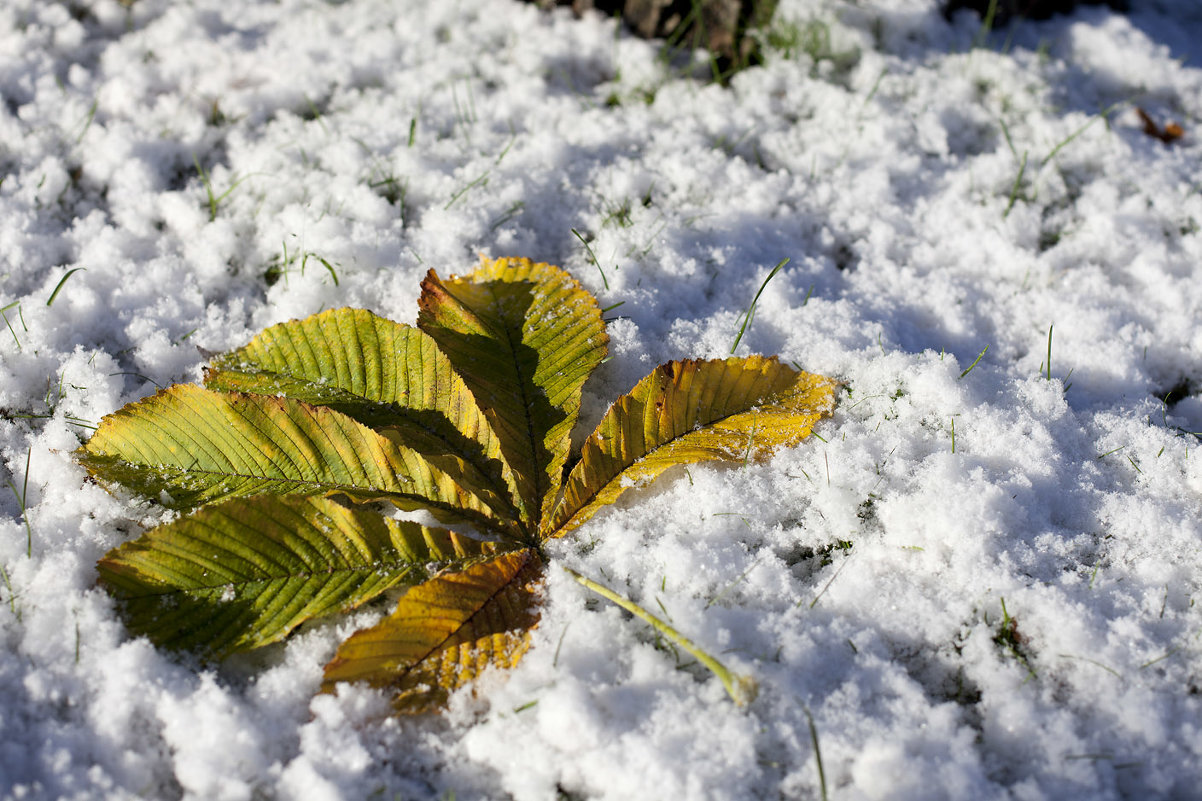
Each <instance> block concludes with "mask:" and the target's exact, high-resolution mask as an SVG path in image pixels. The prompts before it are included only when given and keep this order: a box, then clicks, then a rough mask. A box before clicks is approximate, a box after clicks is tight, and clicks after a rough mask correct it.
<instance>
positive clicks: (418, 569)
mask: <svg viewBox="0 0 1202 801" xmlns="http://www.w3.org/2000/svg"><path fill="white" fill-rule="evenodd" d="M492 550H493V548H492V546H488V545H485V544H484V543H480V542H476V541H473V540H468V539H465V538H463V537H460V536H458V535H455V534H452V533H451V532H449V531H446V530H444V529H436V528H427V527H425V526H421V525H418V524H417V523H410V522H401V521H397V520H388V519H385V518H383V517H381V516H380V515H379V514H377V513H375V512H370V511H367V510H365V509H363V508H347V507H344V506H341V505H339V504H337V503H334V502H333V501H330V500H327V499H325V498H275V497H258V498H250V499H245V498H239V499H234V500H231V501H226V502H225V503H222V504H218V505H215V506H209V507H206V508H204V509H201V510H200V511H198V512H197V513H196V514H194V515H191V516H189V517H185V518H182V519H180V520H177V521H175V522H173V523H169V524H167V525H163V526H159V527H158V528H155V529H153V530H151V531H150V532H148V533H146V534H144V535H143V536H142V537H140V538H139V539H137V540H135V541H133V542H130V543H126V544H125V545H123V546H121V547H120V548H117V549H115V550H114V551H112V552H110V553H109V554H108V555H107V556H106V557H105V558H104V559H103V560H101V562H100V564H99V565H98V569H99V572H100V578H101V581H103V582H104V584H105V586H106V587H107V588H108V589H109V591H110V592H111V593H112V594H113V595H114V596H116V597H117V598H119V599H121V600H122V601H124V602H125V611H126V619H127V621H128V623H129V626H130V628H131V629H132V630H133V631H135V632H137V633H138V634H145V635H147V636H149V637H150V638H151V639H153V640H154V641H155V642H157V643H159V644H160V645H165V646H168V647H172V648H191V649H194V650H196V651H198V652H199V653H201V654H203V655H205V656H211V657H220V656H224V655H226V654H228V653H232V652H233V651H236V650H242V649H245V648H255V647H258V646H261V645H266V644H268V643H272V642H276V641H278V640H281V639H283V638H284V637H285V636H286V635H287V634H288V632H290V631H292V629H294V628H295V627H296V626H298V625H299V624H301V623H303V622H304V621H306V620H308V619H310V618H314V617H320V616H322V615H327V614H330V613H332V612H338V611H346V610H349V609H352V608H354V607H356V606H358V605H360V604H362V603H365V602H366V601H369V600H371V599H372V598H375V597H376V596H378V595H380V593H382V592H384V591H385V590H387V589H389V588H390V587H393V586H395V585H397V584H400V583H406V584H414V583H417V582H420V581H423V580H425V579H426V578H427V577H428V576H429V575H430V572H431V570H432V569H434V570H439V569H446V568H463V567H465V566H468V565H470V564H472V563H474V562H476V561H479V560H481V559H484V558H486V556H487V555H488V554H489V553H490V552H491V551H492Z"/></svg>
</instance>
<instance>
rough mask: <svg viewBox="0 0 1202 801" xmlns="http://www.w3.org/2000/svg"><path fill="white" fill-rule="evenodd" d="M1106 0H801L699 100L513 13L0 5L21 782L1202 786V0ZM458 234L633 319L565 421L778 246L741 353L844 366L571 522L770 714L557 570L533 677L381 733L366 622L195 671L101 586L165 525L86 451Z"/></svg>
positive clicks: (173, 793)
mask: <svg viewBox="0 0 1202 801" xmlns="http://www.w3.org/2000/svg"><path fill="white" fill-rule="evenodd" d="M1131 5H1132V9H1131V13H1130V14H1127V15H1120V14H1115V13H1112V12H1110V11H1108V10H1106V9H1102V8H1082V9H1081V10H1079V11H1078V12H1077V13H1076V14H1074V15H1073V16H1071V17H1068V18H1058V19H1055V20H1052V21H1050V22H1046V23H1030V22H1021V23H1018V24H1016V25H1014V26H1012V27H1009V28H1006V29H1002V30H997V31H993V32H991V33H989V34H988V35H982V34H983V32H982V31H980V20H979V19H978V18H977V17H976V16H975V15H972V14H962V15H959V16H957V17H955V18H954V19H953V20H952V21H951V22H950V23H949V22H948V21H946V20H945V19H944V18H943V16H942V15H941V14H940V13H939V10H938V8H937V3H936V2H935V0H859V1H858V2H853V1H851V0H782V2H781V4H780V9H779V11H778V15H777V20H776V22H775V24H774V33H773V37H772V42H773V44H774V46H770V47H768V48H767V50H766V63H765V64H764V65H763V66H761V67H757V68H753V69H748V70H746V71H744V72H742V73H740V74H738V75H737V76H736V77H735V78H734V79H733V81H732V82H731V85H730V86H729V87H728V88H722V87H719V86H717V85H712V84H707V82H706V81H705V80H698V79H692V78H690V77H689V74H690V72H693V73H695V74H696V75H697V76H699V77H700V78H704V77H705V76H706V74H707V73H708V71H709V67H708V65H707V64H706V63H705V62H704V59H703V58H702V57H699V58H701V60H699V61H698V63H697V64H696V65H695V66H696V69H690V68H689V67H688V65H685V64H682V63H681V62H680V61H679V60H676V61H672V60H668V59H664V58H662V57H661V55H660V52H659V50H658V49H657V45H656V44H654V43H648V42H644V41H640V40H637V39H632V38H630V37H629V36H627V35H626V34H625V33H623V32H621V31H620V30H619V29H618V28H617V26H616V25H615V23H614V21H613V20H611V19H605V18H603V17H600V16H586V17H585V18H583V19H580V20H576V19H573V18H572V16H571V15H570V14H569V13H566V12H563V11H560V12H556V13H552V14H545V13H541V12H539V11H537V10H536V9H535V8H534V7H532V6H530V5H526V4H520V3H515V2H511V0H454V1H453V2H452V1H450V0H407V2H390V1H389V0H348V1H347V2H341V3H335V2H320V1H319V0H278V1H277V0H262V1H261V2H257V3H251V2H229V1H228V0H190V1H189V2H180V1H178V0H135V2H133V3H131V4H130V5H129V8H128V9H127V8H125V7H124V6H123V5H122V4H120V3H118V2H115V0H76V1H75V2H70V3H61V2H46V1H45V0H4V2H3V3H0V97H2V99H3V104H0V181H2V183H0V276H2V282H0V307H3V316H4V327H3V328H0V410H2V411H0V455H2V461H3V468H2V469H0V477H2V479H3V480H4V482H5V484H6V486H4V487H0V496H2V497H0V518H2V519H0V565H2V566H3V569H4V577H3V578H4V584H3V586H0V601H2V604H0V637H2V652H0V795H2V796H3V797H4V798H14V799H16V798H33V799H42V798H73V799H133V798H150V799H168V798H180V797H184V798H189V799H197V800H198V801H199V800H201V799H205V800H206V801H207V800H217V799H229V800H230V801H234V800H235V799H276V798H279V799H294V798H298V799H373V798H378V799H393V798H403V799H450V798H456V799H459V800H460V801H462V800H463V799H469V798H497V799H505V798H515V799H523V800H525V799H529V800H531V801H534V800H540V801H541V800H542V799H548V800H550V799H557V798H567V799H613V800H614V801H619V800H621V801H626V800H627V799H689V800H690V801H691V800H693V799H716V800H722V799H775V798H790V799H791V798H817V797H820V796H821V793H822V779H821V778H820V771H819V764H818V761H817V760H816V758H815V757H816V756H817V753H816V751H817V752H819V753H820V755H821V766H822V769H823V771H824V779H825V786H826V793H827V794H828V795H829V797H830V798H832V799H869V798H891V799H906V798H912V799H936V798H949V799H966V798H973V799H993V798H998V799H1001V798H1013V799H1041V798H1047V799H1118V798H1138V799H1151V798H1173V799H1190V798H1202V603H1199V600H1200V597H1202V524H1200V523H1199V510H1200V509H1202V448H1200V447H1199V446H1200V445H1202V440H1200V439H1199V438H1198V437H1197V436H1195V435H1194V434H1191V433H1190V432H1191V431H1199V430H1202V330H1200V329H1199V327H1198V325H1197V323H1198V320H1199V319H1200V315H1202V281H1199V280H1198V270H1199V268H1202V159H1200V158H1199V156H1200V155H1202V137H1199V135H1198V134H1199V131H1200V130H1202V6H1199V4H1197V3H1196V2H1195V0H1132V3H1131ZM974 44H977V45H979V46H977V47H974ZM1137 107H1142V108H1143V109H1145V110H1146V111H1147V113H1148V114H1149V115H1151V116H1152V117H1153V118H1154V119H1155V120H1156V121H1158V122H1159V123H1161V124H1163V123H1166V122H1169V121H1174V120H1175V121H1178V122H1180V123H1181V124H1182V125H1183V126H1184V129H1185V136H1184V137H1183V138H1182V139H1181V140H1179V141H1177V142H1174V143H1172V144H1165V143H1162V142H1161V141H1159V140H1157V139H1155V138H1153V137H1151V136H1148V135H1147V134H1145V132H1144V130H1143V127H1142V123H1141V121H1140V118H1139V117H1138V115H1137V112H1136V108H1137ZM573 229H575V231H577V232H579V234H580V235H581V236H582V237H583V238H584V239H587V240H588V241H589V243H590V244H589V247H591V250H592V253H594V254H595V255H596V259H597V261H598V264H594V263H593V261H592V259H591V258H590V255H589V253H588V251H587V250H586V249H585V247H584V246H583V244H582V242H581V239H580V238H578V237H577V235H576V234H575V233H574V231H573ZM480 253H484V254H488V255H490V256H494V257H497V256H507V255H514V256H529V257H532V258H535V259H536V260H542V261H549V262H552V263H556V264H560V265H563V266H564V267H566V268H568V269H569V270H571V271H572V273H573V274H574V275H575V276H576V277H577V278H578V279H579V280H580V281H581V282H583V283H584V284H585V285H586V286H587V287H589V288H590V289H591V290H592V291H593V292H595V293H596V294H597V295H598V297H599V298H600V301H601V304H602V305H603V306H612V305H614V304H617V303H622V305H621V306H620V307H618V308H616V309H614V310H612V311H611V312H609V315H610V317H611V318H614V319H612V321H611V322H610V324H609V332H610V336H611V338H612V346H611V353H612V355H613V358H612V360H610V361H609V362H607V363H606V364H604V365H603V366H602V368H601V369H600V370H599V371H598V373H597V375H596V376H595V377H594V379H593V381H592V382H591V383H590V384H589V385H588V387H587V388H586V396H585V403H584V410H583V424H584V425H585V426H587V427H589V428H591V426H592V425H593V424H594V423H595V421H596V420H597V419H598V418H599V417H600V415H601V413H602V412H603V411H604V409H605V407H606V405H607V404H608V403H609V402H610V401H611V400H612V399H613V398H614V397H615V396H616V395H617V394H619V393H621V392H624V391H626V390H627V389H629V388H630V387H631V386H632V385H633V384H634V382H635V381H636V380H637V379H638V378H640V377H642V376H643V375H644V374H646V373H647V372H648V371H649V370H650V369H651V368H652V367H653V366H654V365H656V364H658V363H660V362H662V361H666V360H668V359H672V358H681V357H718V356H723V355H725V354H727V353H728V352H729V351H730V348H731V345H732V342H733V341H734V337H735V335H736V333H737V331H738V328H739V325H740V320H739V316H740V314H741V313H742V312H743V311H744V310H745V309H746V307H747V304H748V303H749V302H750V300H751V298H752V296H753V295H754V294H755V292H756V290H757V289H759V287H760V285H761V283H762V282H763V281H764V279H765V277H766V276H767V275H768V273H769V271H770V270H771V268H772V267H773V265H775V264H776V263H777V262H779V261H780V260H781V259H784V258H786V257H787V258H789V259H790V260H791V261H790V262H789V264H788V265H787V266H786V267H785V268H784V269H783V270H782V271H781V272H780V273H779V274H778V275H777V276H776V277H775V278H773V279H772V281H771V282H770V283H768V285H767V287H766V288H765V289H764V292H763V295H762V296H761V299H760V302H759V306H758V309H757V314H756V315H755V317H754V321H753V323H752V325H751V326H750V328H749V329H748V332H747V334H746V335H745V336H744V338H743V341H742V343H741V344H740V346H739V352H741V353H746V352H762V353H779V354H781V355H782V357H783V358H785V359H787V360H790V361H794V362H796V363H797V364H799V365H801V366H803V367H804V368H805V369H808V370H812V371H816V372H821V373H825V374H827V375H831V376H835V377H837V378H839V379H840V380H841V381H843V382H845V385H846V386H845V391H844V392H843V393H842V394H841V399H840V404H839V406H838V408H837V410H836V412H835V415H834V417H833V418H832V419H830V420H828V421H826V422H824V423H822V424H821V425H820V426H819V427H818V428H817V432H818V434H819V435H820V438H819V437H813V438H811V439H810V440H808V441H807V442H806V443H805V444H804V446H803V447H799V448H796V449H792V450H788V451H784V452H780V453H778V454H777V455H776V456H775V457H773V458H772V459H769V460H766V461H764V462H761V463H753V464H749V465H737V466H734V467H730V466H713V467H710V466H706V467H695V468H693V469H691V470H690V471H689V472H688V474H687V475H686V474H685V473H683V472H681V473H679V474H674V475H670V476H667V477H665V479H663V480H661V481H660V482H658V483H657V484H655V485H653V486H652V487H650V488H647V489H644V490H640V491H637V492H632V493H628V495H627V496H624V498H623V501H622V503H621V504H620V505H619V507H618V508H615V509H613V510H610V511H607V512H603V513H602V514H600V515H598V516H597V517H596V518H594V519H593V520H592V521H591V522H589V523H588V524H587V525H586V526H585V527H584V528H582V529H581V530H580V531H579V532H577V533H576V534H575V535H573V536H572V537H570V538H568V539H567V540H566V541H563V542H558V543H557V544H556V545H555V546H554V548H553V550H554V555H555V556H556V557H557V558H558V560H559V562H560V563H561V564H564V565H568V566H571V567H573V568H574V569H576V570H579V571H580V572H582V573H584V574H587V575H590V576H592V577H594V578H597V579H601V580H607V581H608V583H609V584H610V585H611V586H613V587H615V588H617V589H619V590H620V591H622V592H623V593H625V594H627V595H629V596H631V597H633V598H635V599H636V600H639V601H640V602H641V603H643V604H644V605H646V606H648V607H649V608H651V609H653V610H655V611H657V612H658V611H659V610H660V607H661V606H662V608H663V610H664V611H665V612H666V613H667V614H668V615H669V616H670V617H671V619H672V621H673V622H674V624H675V625H676V626H677V627H678V628H679V629H680V630H681V631H682V632H684V633H686V634H687V635H689V636H691V637H692V638H693V639H694V640H696V641H697V642H698V643H699V644H700V645H702V646H703V647H705V648H707V649H709V650H710V651H712V652H714V653H715V654H720V655H721V658H722V659H723V660H725V661H726V662H728V663H729V664H730V665H731V666H732V667H734V668H736V669H737V670H739V671H740V672H744V673H750V674H752V675H754V676H755V677H756V678H757V680H758V681H759V685H760V695H759V698H758V699H757V700H756V701H755V702H754V703H753V704H752V705H751V706H750V707H749V708H747V709H739V708H736V707H735V706H734V705H733V704H731V703H730V702H729V701H728V700H727V698H726V696H725V694H724V692H723V690H722V687H721V685H720V684H719V682H718V681H716V680H715V679H714V678H713V677H712V676H710V675H709V674H708V673H706V672H705V671H703V670H698V669H697V667H696V666H695V665H692V666H690V665H689V664H688V662H689V661H691V660H688V659H685V658H683V657H682V658H678V656H677V655H676V654H675V653H673V652H672V651H671V650H670V649H668V648H666V647H664V646H663V645H662V643H657V641H656V640H655V638H654V637H653V636H652V633H651V632H650V630H649V629H648V628H647V627H646V626H644V625H643V624H641V623H639V622H637V621H635V620H632V619H630V618H629V617H627V616H624V615H623V614H622V613H620V612H619V611H618V610H617V609H616V607H612V606H610V605H608V604H606V603H599V602H598V601H597V600H596V598H595V596H591V595H590V594H589V593H588V592H587V591H586V590H584V589H583V588H582V587H580V586H579V585H578V584H576V583H575V582H574V581H572V580H571V578H570V577H568V576H567V575H566V574H564V573H562V572H561V571H558V570H552V571H551V574H550V579H549V582H548V585H547V587H546V592H545V608H544V614H543V619H542V622H541V625H540V627H539V628H538V629H537V631H536V634H535V637H534V645H533V648H532V649H531V651H530V652H529V653H528V654H527V656H526V657H525V659H524V661H523V662H522V663H521V664H520V665H519V667H518V668H517V669H515V670H513V671H512V672H510V673H509V674H507V675H504V676H501V675H494V676H490V677H488V678H487V679H485V680H484V681H483V682H481V683H480V684H478V685H477V687H476V693H475V694H474V696H473V694H472V693H471V692H462V693H460V694H459V695H457V696H456V697H455V698H454V700H453V703H452V709H451V711H450V712H449V713H448V714H446V715H444V716H441V717H427V718H418V719H409V720H401V721H398V720H395V719H392V718H389V717H388V716H387V714H386V712H387V702H386V700H385V699H384V697H383V696H382V695H380V694H378V693H375V692H372V691H368V690H366V689H362V688H351V687H347V688H345V689H344V690H343V691H341V692H340V693H339V694H338V695H336V696H321V697H318V698H316V699H315V698H314V697H313V695H314V692H315V691H316V690H317V688H318V685H319V683H320V677H321V668H322V665H323V664H324V662H325V661H326V660H327V659H328V658H329V657H330V656H331V654H332V652H333V649H334V647H335V646H336V644H337V642H338V641H339V640H340V638H341V637H344V636H346V635H347V634H349V633H350V632H351V631H353V630H354V629H356V628H357V627H359V626H362V625H365V624H366V623H368V622H370V621H372V620H374V619H375V618H377V617H378V616H379V615H380V614H381V613H382V611H383V610H382V609H381V608H373V609H369V610H366V611H364V612H361V613H358V614H357V615H355V616H352V617H349V618H343V619H340V620H335V621H332V622H326V623H321V624H318V625H312V626H309V627H307V628H306V629H305V630H304V631H302V632H300V633H299V634H298V635H297V636H294V637H293V638H291V639H290V640H289V641H288V642H287V643H286V644H285V645H282V646H278V647H273V648H270V649H267V650H266V652H265V653H262V654H259V655H255V656H253V657H248V658H239V659H235V660H232V661H230V662H228V663H226V664H224V665H222V666H221V667H220V668H218V669H213V668H204V667H200V666H198V665H197V664H195V663H193V662H191V661H190V660H189V659H188V657H187V656H180V655H177V654H171V653H167V652H162V651H159V650H156V649H155V648H154V647H152V646H151V645H150V644H149V643H148V642H146V641H145V640H138V639H131V638H130V636H129V635H128V634H127V633H126V631H125V629H124V627H123V625H122V623H121V619H120V617H119V614H118V609H117V608H116V606H115V604H114V603H113V601H112V600H110V599H109V598H108V596H107V595H106V594H105V593H104V592H103V591H102V590H99V589H97V588H96V587H95V581H96V572H95V568H94V564H95V561H96V560H97V559H98V558H99V557H100V556H101V555H103V554H104V553H105V552H106V551H107V550H108V549H109V548H112V547H114V546H116V545H117V544H119V543H121V542H124V541H126V540H128V539H130V538H132V537H134V536H136V534H137V533H138V532H139V531H140V530H142V528H143V527H145V526H149V525H153V524H154V523H155V522H156V521H159V520H161V519H162V516H163V513H162V512H161V510H159V509H157V508H155V507H153V506H150V505H147V504H145V503H141V502H138V501H136V500H134V499H132V498H130V497H120V498H115V497H112V496H110V495H109V494H107V493H106V492H105V491H104V490H102V489H101V488H100V487H98V486H96V485H95V484H93V483H91V482H89V481H87V480H85V474H84V471H83V470H82V469H81V468H80V467H78V466H77V465H76V464H75V463H74V461H73V459H72V451H73V450H74V449H75V448H77V447H78V445H79V444H80V442H81V441H82V440H84V439H86V437H87V436H88V434H89V432H90V430H91V427H92V426H94V425H95V424H96V422H97V421H98V420H99V419H100V418H101V417H102V416H104V415H105V414H108V413H109V412H112V411H114V410H115V409H117V408H118V407H120V406H121V405H123V404H125V403H127V402H129V401H132V400H135V399H137V398H140V397H142V396H145V395H147V394H149V393H151V392H153V391H154V389H155V388H156V386H166V385H168V384H170V383H172V382H179V381H193V380H196V379H197V378H198V377H199V374H200V367H201V365H202V364H203V363H204V356H203V354H202V351H201V349H204V350H205V351H221V350H226V349H230V348H233V347H236V346H239V345H241V344H243V343H245V342H246V341H247V340H248V339H249V338H250V337H251V336H252V335H253V334H254V333H255V332H256V331H258V330H259V329H261V328H262V327H264V326H265V325H268V324H271V323H274V322H278V321H281V320H286V319H289V318H294V317H301V316H304V315H307V314H310V313H312V312H315V311H318V310H320V309H323V308H331V307H336V306H344V305H349V306H362V307H367V308H370V309H372V310H374V311H376V312H378V313H380V314H383V315H385V316H388V317H391V318H393V319H396V320H399V321H404V322H412V321H413V319H414V317H415V314H416V299H417V294H418V282H419V280H420V278H421V276H422V275H423V274H424V273H425V271H426V270H427V269H428V268H430V267H434V268H436V269H437V270H439V272H440V273H442V274H444V275H445V274H447V273H451V272H466V271H468V270H470V269H471V268H472V266H473V265H474V263H475V262H476V259H477V258H478V255H479V254H480ZM322 260H324V262H323V261H322ZM327 264H328V267H327V266H326V265H327ZM986 347H987V348H988V350H986ZM982 353H983V355H980V354H982ZM978 355H980V359H979V361H976V362H975V367H972V369H971V370H969V367H970V365H973V364H974V360H976V359H977V358H978ZM1049 361H1050V364H1049ZM1166 398H1167V402H1166ZM22 507H23V509H22ZM657 646H658V647H657ZM811 722H812V727H811ZM815 744H817V746H818V748H817V749H816V748H815Z"/></svg>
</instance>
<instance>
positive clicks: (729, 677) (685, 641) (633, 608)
mask: <svg viewBox="0 0 1202 801" xmlns="http://www.w3.org/2000/svg"><path fill="white" fill-rule="evenodd" d="M564 572H565V573H567V574H568V575H569V576H571V577H572V578H574V579H576V581H578V582H579V583H580V584H582V585H584V586H585V587H587V588H588V589H590V590H592V591H593V592H595V593H597V594H598V595H600V596H601V597H603V598H605V599H607V600H610V601H613V602H614V603H615V604H617V605H618V606H620V607H622V608H623V609H625V610H626V611H627V612H629V613H631V614H632V615H634V616H635V617H638V618H641V619H643V620H644V621H646V622H647V623H650V624H651V626H652V627H653V628H655V630H656V631H658V632H659V633H660V634H662V635H664V636H665V637H667V638H668V639H670V640H672V641H673V642H675V643H676V644H677V645H679V646H680V647H681V648H683V649H685V650H686V651H688V652H689V653H690V654H692V655H693V656H694V657H696V658H697V661H699V662H701V664H703V665H705V666H706V667H707V668H709V669H710V671H711V672H713V674H714V675H715V676H717V677H718V679H719V680H720V681H721V682H722V686H723V687H725V688H726V692H727V694H728V695H730V697H731V700H733V701H734V702H735V704H737V705H738V706H745V705H747V704H748V703H750V702H751V701H752V700H754V699H755V696H756V692H757V690H758V688H757V686H756V683H755V679H753V678H752V677H751V676H741V675H739V674H737V673H732V672H731V671H730V670H729V669H727V667H726V666H725V665H723V664H722V663H721V662H719V661H718V660H717V659H715V658H714V657H712V656H710V655H709V654H708V653H707V652H705V651H703V650H701V648H699V647H698V646H697V645H695V644H694V643H693V641H692V640H690V639H689V638H688V637H685V636H684V635H683V634H681V633H680V632H679V631H677V630H676V629H675V628H673V627H672V626H671V625H669V624H668V623H665V622H664V621H662V620H660V619H659V618H658V617H656V616H655V615H653V614H651V613H650V612H648V611H647V610H646V609H644V608H643V607H641V606H639V605H638V604H636V603H635V602H634V601H631V600H630V599H629V598H624V597H622V596H621V595H618V594H617V593H616V592H614V591H613V590H611V589H609V588H608V587H606V586H604V585H602V584H598V583H597V582H595V581H593V580H592V579H590V578H586V577H584V576H582V575H580V574H579V573H577V572H576V571H575V570H572V569H571V568H568V567H565V568H564Z"/></svg>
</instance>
